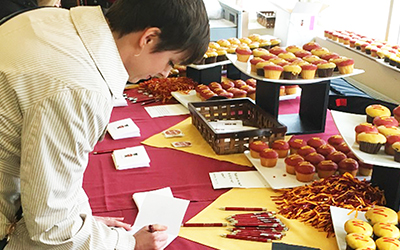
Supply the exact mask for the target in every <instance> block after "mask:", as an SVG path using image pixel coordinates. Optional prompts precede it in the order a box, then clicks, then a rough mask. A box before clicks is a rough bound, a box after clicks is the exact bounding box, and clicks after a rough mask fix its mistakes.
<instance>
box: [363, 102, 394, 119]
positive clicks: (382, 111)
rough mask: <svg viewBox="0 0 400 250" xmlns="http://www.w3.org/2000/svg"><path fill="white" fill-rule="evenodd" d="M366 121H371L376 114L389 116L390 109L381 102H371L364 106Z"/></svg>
mask: <svg viewBox="0 0 400 250" xmlns="http://www.w3.org/2000/svg"><path fill="white" fill-rule="evenodd" d="M365 113H366V114H367V122H369V123H372V122H373V120H374V118H375V117H377V116H390V115H391V113H390V110H389V109H388V108H387V107H385V106H383V105H381V104H372V105H369V106H367V107H366V108H365Z"/></svg>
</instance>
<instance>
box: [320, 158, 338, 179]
mask: <svg viewBox="0 0 400 250" xmlns="http://www.w3.org/2000/svg"><path fill="white" fill-rule="evenodd" d="M337 170H338V165H337V164H336V163H335V162H333V161H331V160H323V161H320V162H319V163H318V165H317V173H318V177H319V178H326V177H329V176H332V175H334V174H335V173H336V171H337Z"/></svg>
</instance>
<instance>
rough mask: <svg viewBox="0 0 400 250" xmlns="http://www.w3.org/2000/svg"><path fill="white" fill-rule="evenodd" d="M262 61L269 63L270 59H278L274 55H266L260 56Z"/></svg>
mask: <svg viewBox="0 0 400 250" xmlns="http://www.w3.org/2000/svg"><path fill="white" fill-rule="evenodd" d="M260 57H261V58H262V59H264V60H265V61H269V60H271V59H275V58H279V57H278V56H277V55H274V54H267V55H262V56H260Z"/></svg>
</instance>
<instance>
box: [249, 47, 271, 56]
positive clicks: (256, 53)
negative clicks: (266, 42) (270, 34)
mask: <svg viewBox="0 0 400 250" xmlns="http://www.w3.org/2000/svg"><path fill="white" fill-rule="evenodd" d="M269 54H270V53H269V51H268V50H266V49H263V48H257V49H254V50H253V56H254V57H260V56H263V55H269Z"/></svg>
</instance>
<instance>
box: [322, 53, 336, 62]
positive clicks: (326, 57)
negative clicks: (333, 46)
mask: <svg viewBox="0 0 400 250" xmlns="http://www.w3.org/2000/svg"><path fill="white" fill-rule="evenodd" d="M339 57H340V56H339V54H337V53H335V52H329V53H325V54H323V55H321V59H323V60H326V61H329V60H331V59H335V58H339Z"/></svg>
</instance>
